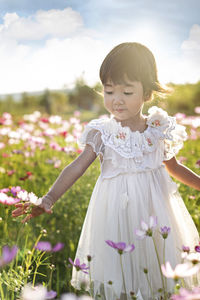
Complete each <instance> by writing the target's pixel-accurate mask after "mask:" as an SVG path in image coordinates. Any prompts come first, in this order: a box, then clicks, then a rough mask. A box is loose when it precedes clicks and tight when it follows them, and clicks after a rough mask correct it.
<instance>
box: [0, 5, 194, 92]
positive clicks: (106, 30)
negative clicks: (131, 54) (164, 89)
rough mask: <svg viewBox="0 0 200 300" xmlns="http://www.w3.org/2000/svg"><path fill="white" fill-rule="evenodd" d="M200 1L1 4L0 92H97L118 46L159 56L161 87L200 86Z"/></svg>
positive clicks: (157, 60)
mask: <svg viewBox="0 0 200 300" xmlns="http://www.w3.org/2000/svg"><path fill="white" fill-rule="evenodd" d="M199 11H200V1H199V0H190V1H188V0H168V1H166V0H159V1H155V0H154V1H152V0H101V1H99V0H84V1H83V0H34V1H30V0H20V1H18V0H0V70H1V72H0V94H12V93H21V92H34V91H41V90H44V89H46V88H48V89H62V88H72V87H73V86H74V84H75V81H76V80H77V79H78V78H80V77H81V76H83V78H84V79H85V81H86V82H87V83H88V85H90V86H93V85H94V84H96V83H97V82H100V79H99V68H100V66H101V63H102V61H103V59H104V58H105V56H106V55H107V54H108V52H109V51H111V50H112V48H114V47H115V46H116V45H117V44H119V43H123V42H138V43H141V44H143V45H145V46H147V47H148V48H149V49H150V50H151V51H152V53H153V54H154V56H155V59H156V63H157V69H158V78H159V80H160V82H161V83H164V84H167V83H169V82H173V83H183V84H184V83H196V82H197V81H199V80H200V14H199Z"/></svg>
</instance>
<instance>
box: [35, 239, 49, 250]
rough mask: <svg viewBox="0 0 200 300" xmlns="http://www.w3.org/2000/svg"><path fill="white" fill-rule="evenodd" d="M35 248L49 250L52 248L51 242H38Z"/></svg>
mask: <svg viewBox="0 0 200 300" xmlns="http://www.w3.org/2000/svg"><path fill="white" fill-rule="evenodd" d="M35 248H36V249H38V250H41V251H46V252H50V251H51V250H52V247H51V243H49V242H45V241H41V242H38V243H37V245H36V246H35Z"/></svg>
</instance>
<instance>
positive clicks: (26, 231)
mask: <svg viewBox="0 0 200 300" xmlns="http://www.w3.org/2000/svg"><path fill="white" fill-rule="evenodd" d="M104 117H105V116H104ZM175 117H176V119H177V122H178V123H179V124H182V125H184V126H186V131H187V134H188V139H187V140H186V141H185V143H184V147H183V148H182V149H181V150H180V152H179V153H178V155H177V159H178V160H179V161H180V162H181V163H182V164H184V165H186V166H187V167H189V168H190V169H191V170H193V171H194V172H195V173H197V174H200V107H196V108H195V111H194V115H193V116H186V115H184V114H182V113H177V114H176V115H175ZM85 124H86V122H81V112H79V111H75V112H74V114H73V115H72V116H71V117H70V118H69V119H67V120H65V119H62V118H61V117H60V116H58V115H51V116H48V117H47V116H43V115H42V114H41V113H40V112H39V111H34V112H33V113H32V114H27V115H23V116H15V115H11V114H9V113H6V112H5V113H3V114H2V115H1V116H0V299H1V300H4V299H6V300H14V299H32V300H34V299H55V298H56V299H60V298H59V297H62V298H61V299H63V300H67V299H68V300H70V299H74V300H75V299H78V298H73V296H72V295H71V296H70V295H68V296H67V293H76V294H77V296H78V297H80V299H83V300H84V299H85V300H86V299H89V297H86V296H85V297H83V295H86V293H85V292H84V291H76V290H75V289H74V288H73V287H72V286H71V285H70V280H71V272H72V265H74V266H77V267H78V268H79V270H80V271H83V270H88V269H87V266H81V262H80V261H79V262H76V263H75V262H73V258H74V256H75V251H76V247H77V243H78V240H79V235H80V232H81V228H82V224H83V221H84V217H85V214H86V210H87V207H88V204H89V200H90V196H91V194H92V190H93V187H94V185H95V182H96V180H97V178H98V176H99V174H100V162H99V159H96V160H95V161H94V163H93V164H92V165H91V166H90V167H89V168H88V169H87V171H86V172H85V174H84V176H82V177H81V178H80V179H78V181H77V182H76V183H75V184H74V185H73V186H72V187H71V188H70V189H69V190H68V191H67V192H66V193H65V194H64V195H63V196H62V197H61V198H60V199H59V200H58V203H59V205H58V203H56V204H55V206H54V207H53V214H51V215H49V214H42V215H41V216H39V217H36V218H33V219H31V220H30V221H29V222H27V223H25V224H22V223H21V220H22V219H23V218H24V217H25V216H24V215H23V216H20V217H18V218H13V217H12V211H13V210H14V209H15V206H14V205H15V204H16V203H19V202H22V201H26V199H29V200H30V201H31V202H32V203H33V204H34V203H37V201H39V199H40V198H41V197H42V196H43V195H45V194H46V193H47V192H48V190H49V189H50V187H51V185H52V184H53V183H54V181H55V180H56V178H57V177H58V175H59V174H60V172H61V171H62V169H63V168H65V167H66V166H67V165H68V164H70V163H71V162H72V161H73V160H74V159H75V158H76V157H77V156H78V155H79V154H80V153H81V151H82V149H80V148H79V146H78V144H77V138H79V137H80V135H81V133H82V131H83V128H84V125H85ZM173 180H174V181H175V182H176V183H177V184H178V186H179V192H180V194H181V196H182V197H183V199H184V202H185V205H186V207H187V209H188V211H189V212H190V214H191V216H192V218H193V220H194V222H195V225H196V226H197V229H198V231H199V232H200V194H199V191H197V190H194V189H192V188H190V187H188V186H185V185H183V184H182V183H180V182H178V181H177V180H175V179H173ZM143 229H144V228H143ZM147 229H149V228H147ZM161 231H162V234H166V235H165V237H164V235H163V239H165V238H167V234H170V229H168V230H166V228H165V229H163V228H162V230H161ZM145 232H146V231H144V235H145ZM119 242H121V241H119ZM166 242H167V241H166ZM107 244H108V246H111V247H113V248H115V249H117V250H119V255H122V254H123V252H125V249H126V251H127V252H130V251H134V245H132V247H128V246H127V247H125V245H121V244H120V245H115V244H114V242H112V241H107ZM194 246H196V248H195V250H196V252H200V249H199V248H198V247H199V246H197V245H194ZM120 247H121V248H120ZM184 247H187V245H184ZM185 249H186V248H185ZM186 250H187V249H186ZM186 250H184V249H183V252H187V251H186ZM113 251H114V250H113ZM120 251H121V252H120ZM88 255H89V253H88ZM125 255H128V253H127V254H125ZM77 263H78V264H77ZM199 264H200V263H199ZM166 269H167V265H166ZM166 269H165V267H164V266H163V267H162V270H163V274H164V275H165V276H167V274H168V273H167V271H166ZM168 271H169V266H168ZM174 272H175V271H174ZM172 273H173V272H172ZM173 274H174V273H173ZM163 282H164V280H163ZM30 283H31V285H32V287H34V286H35V287H36V286H38V285H41V286H40V288H39V287H38V289H37V290H33V288H31V286H29V285H30ZM124 284H125V283H124ZM42 285H43V286H42ZM22 291H23V292H22ZM36 292H37V293H38V294H39V293H40V294H41V295H42V296H40V298H39V296H37V297H38V298H34V297H35V296H34V293H36ZM181 292H182V293H183V294H184V291H183V290H182V291H181ZM198 292H199V291H198ZM23 293H24V294H23ZM26 293H29V294H30V295H31V296H30V298H28V296H25V294H26ZM188 293H189V292H188ZM64 294H65V295H64ZM62 295H63V296H62ZM88 296H92V294H88ZM81 297H82V298H81ZM132 297H133V298H132V299H135V298H134V297H135V296H134V295H133V296H132ZM179 297H181V294H180V296H179ZM100 299H101V298H100ZM173 299H176V298H175V297H174V298H173ZM177 299H181V298H177Z"/></svg>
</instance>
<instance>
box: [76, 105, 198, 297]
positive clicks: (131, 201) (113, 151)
mask: <svg viewBox="0 0 200 300" xmlns="http://www.w3.org/2000/svg"><path fill="white" fill-rule="evenodd" d="M147 124H148V127H147V129H146V130H145V131H144V132H142V133H140V132H139V131H134V132H133V131H131V130H130V128H129V127H122V125H121V123H120V122H118V121H116V120H115V119H114V117H113V115H111V117H110V118H100V119H94V120H92V121H90V122H89V123H88V124H87V125H86V126H85V129H84V132H83V133H82V135H81V137H80V138H79V139H78V143H79V145H80V146H81V147H84V145H85V144H90V145H91V146H92V148H93V150H94V152H95V153H96V154H97V155H100V157H101V160H100V162H101V173H100V176H99V177H98V179H97V182H96V184H95V187H94V190H93V192H92V196H91V199H90V202H89V206H88V209H87V213H86V217H85V220H84V223H83V227H82V231H81V235H80V239H79V243H78V247H77V251H76V256H75V258H74V261H75V259H76V258H79V259H80V262H81V264H82V263H85V264H86V265H87V266H88V261H87V255H91V256H92V261H91V262H90V270H91V280H92V282H93V284H94V292H95V296H94V299H106V300H116V299H120V297H122V298H121V299H124V298H123V296H122V293H123V294H124V293H125V291H124V287H123V279H122V273H121V265H120V255H119V254H118V252H117V251H116V250H115V249H113V248H111V247H110V246H109V245H108V244H107V243H106V242H105V241H106V240H111V241H114V242H125V243H126V244H128V245H130V244H134V245H135V249H134V250H133V251H132V252H131V253H124V254H123V255H122V263H123V268H124V273H125V274H124V276H125V282H126V291H127V294H129V292H130V291H133V292H134V293H135V294H137V295H138V299H144V300H147V299H151V293H150V289H149V286H148V282H147V279H146V275H145V274H144V272H143V269H144V268H147V269H148V278H149V280H150V284H151V286H152V289H153V292H154V294H155V295H159V293H158V292H157V290H158V289H159V288H162V281H161V276H160V270H159V267H158V262H157V258H156V253H155V249H154V245H153V241H152V238H151V237H146V238H144V239H142V240H141V239H140V240H139V239H138V238H137V236H136V234H135V229H141V220H143V221H144V222H145V223H149V217H150V216H157V220H158V225H157V227H156V229H155V230H154V237H155V239H156V243H157V247H158V251H159V256H160V261H161V263H163V259H162V258H163V255H162V253H163V241H164V240H163V238H162V236H161V234H160V233H159V232H158V231H159V230H160V227H163V226H167V227H170V228H171V232H170V233H169V235H168V238H167V239H166V240H165V251H166V252H165V262H166V261H169V262H170V264H171V266H172V268H173V269H174V267H175V266H176V265H177V264H178V263H181V252H182V251H181V249H182V246H183V245H184V246H189V247H190V249H191V250H192V251H194V247H195V246H196V245H198V243H199V234H198V231H197V229H196V227H195V224H194V222H193V220H192V217H191V216H190V214H189V212H188V210H187V208H186V206H185V204H184V202H183V199H182V198H181V196H180V194H179V192H178V189H177V184H176V183H175V182H174V181H173V180H172V178H171V177H170V176H169V174H168V172H167V170H166V168H165V165H164V163H163V161H164V160H169V159H170V158H172V157H173V156H175V155H176V154H177V153H178V151H179V149H181V148H182V146H183V141H184V140H186V138H187V134H186V131H185V127H184V126H182V125H179V124H177V123H176V118H175V117H170V116H168V114H167V112H166V111H164V110H163V109H161V108H158V107H157V106H153V107H151V108H150V109H149V111H148V115H147ZM102 158H103V160H102ZM109 280H111V281H112V282H113V284H112V285H109V284H108V281H109ZM196 280H198V284H199V285H200V274H199V273H198V274H197V279H196ZM82 281H83V282H85V283H86V284H87V288H86V289H87V290H89V283H90V281H89V275H88V274H85V273H84V272H82V271H76V268H75V267H73V270H72V279H71V284H72V286H73V287H74V288H76V289H80V284H81V282H82ZM185 284H186V287H188V288H189V287H193V284H194V279H193V277H187V278H185ZM167 286H168V291H169V292H170V291H171V292H172V291H173V287H174V282H173V279H171V278H169V279H167ZM98 294H100V295H101V297H100V298H98V297H97V295H98ZM128 299H131V298H130V296H129V297H128Z"/></svg>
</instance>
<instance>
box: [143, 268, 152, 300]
mask: <svg viewBox="0 0 200 300" xmlns="http://www.w3.org/2000/svg"><path fill="white" fill-rule="evenodd" d="M145 275H146V277H147V282H148V285H149V288H150V291H151V296H152V299H154V294H153V290H152V287H151V284H150V281H149V278H148V275H147V274H145Z"/></svg>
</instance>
